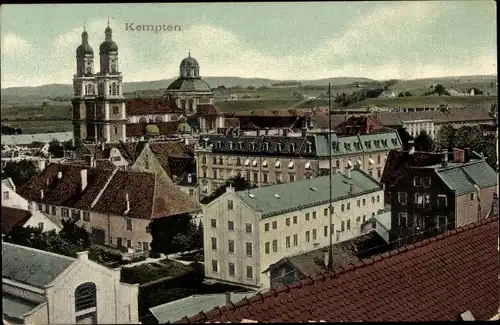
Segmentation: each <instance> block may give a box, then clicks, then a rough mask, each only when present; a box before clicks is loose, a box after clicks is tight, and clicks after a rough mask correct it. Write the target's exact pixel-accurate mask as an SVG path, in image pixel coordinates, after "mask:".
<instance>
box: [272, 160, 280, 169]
mask: <svg viewBox="0 0 500 325" xmlns="http://www.w3.org/2000/svg"><path fill="white" fill-rule="evenodd" d="M274 167H276V168H280V167H281V163H280V161H279V160H276V163H275V164H274Z"/></svg>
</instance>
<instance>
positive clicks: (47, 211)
mask: <svg viewBox="0 0 500 325" xmlns="http://www.w3.org/2000/svg"><path fill="white" fill-rule="evenodd" d="M49 209H50V206H49V205H48V204H45V213H47V214H48V213H49ZM78 216H80V211H78Z"/></svg>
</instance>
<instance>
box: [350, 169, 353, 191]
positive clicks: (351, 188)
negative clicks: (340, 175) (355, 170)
mask: <svg viewBox="0 0 500 325" xmlns="http://www.w3.org/2000/svg"><path fill="white" fill-rule="evenodd" d="M349 171H350V169H349ZM349 178H350V177H349ZM349 194H351V195H354V184H349Z"/></svg>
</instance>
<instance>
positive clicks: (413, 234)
mask: <svg viewBox="0 0 500 325" xmlns="http://www.w3.org/2000/svg"><path fill="white" fill-rule="evenodd" d="M497 180H498V177H497V173H496V172H495V171H494V170H493V169H492V168H491V167H490V166H489V165H488V163H487V162H486V161H485V160H484V159H482V158H480V157H474V156H472V157H471V155H470V153H469V152H468V151H465V150H461V149H454V151H453V153H443V154H434V153H419V152H415V153H413V154H412V153H411V152H394V153H393V152H391V153H390V154H389V158H388V161H387V168H386V170H385V171H384V176H383V177H382V183H384V184H385V189H386V191H387V192H389V193H386V194H388V196H389V194H390V199H389V200H390V205H391V213H392V218H391V219H392V229H391V236H390V238H391V242H394V245H396V246H401V245H405V244H408V243H412V242H414V241H419V240H421V239H422V238H426V237H428V236H431V235H433V234H435V233H438V232H440V231H444V230H451V229H454V228H457V227H460V226H463V225H465V224H468V223H471V222H474V221H478V220H482V219H484V218H486V217H487V216H488V215H490V214H491V211H492V209H493V204H494V203H495V201H496V200H498V198H497V199H496V200H495V199H494V196H495V195H496V194H497V193H496V191H497Z"/></svg>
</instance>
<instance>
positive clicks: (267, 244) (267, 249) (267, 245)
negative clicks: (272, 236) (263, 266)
mask: <svg viewBox="0 0 500 325" xmlns="http://www.w3.org/2000/svg"><path fill="white" fill-rule="evenodd" d="M264 249H265V251H266V254H269V242H267V243H266V244H265V245H264Z"/></svg>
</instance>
